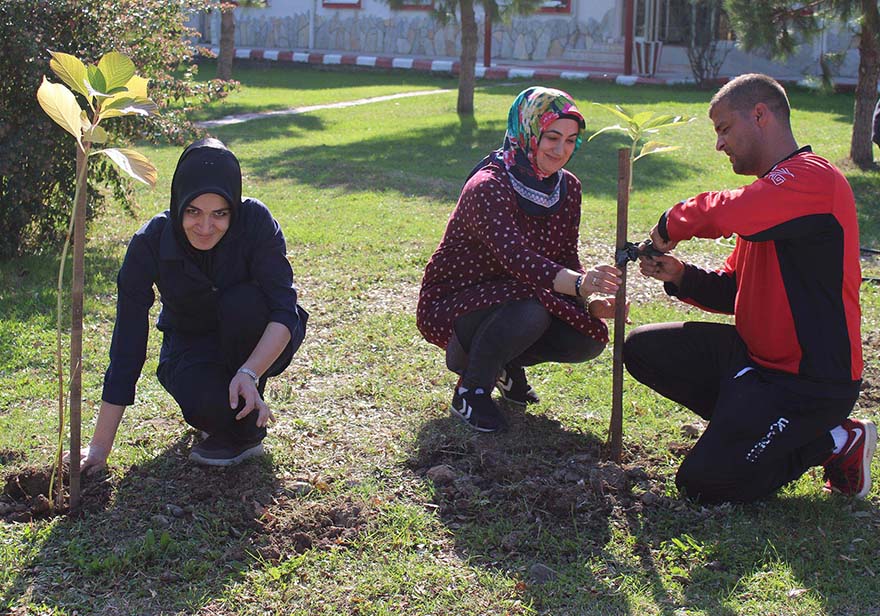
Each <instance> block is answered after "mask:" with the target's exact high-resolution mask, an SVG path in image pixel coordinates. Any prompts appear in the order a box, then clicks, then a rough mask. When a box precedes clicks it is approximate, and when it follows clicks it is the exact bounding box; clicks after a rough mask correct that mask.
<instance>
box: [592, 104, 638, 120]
mask: <svg viewBox="0 0 880 616" xmlns="http://www.w3.org/2000/svg"><path fill="white" fill-rule="evenodd" d="M593 104H594V105H597V106H599V107H601V108H602V109H604V110H606V111H609V112H611V113H613V114H614V115H616V116H617V117H618V118H620V119H621V120H623V121H624V122H627V123H629V122H632V116H631V115H630V114H629V113H628V112H627V110H626V109H624V108H623V107H621V106H620V105H614V107H612V106H610V105H603V104H602V103H593Z"/></svg>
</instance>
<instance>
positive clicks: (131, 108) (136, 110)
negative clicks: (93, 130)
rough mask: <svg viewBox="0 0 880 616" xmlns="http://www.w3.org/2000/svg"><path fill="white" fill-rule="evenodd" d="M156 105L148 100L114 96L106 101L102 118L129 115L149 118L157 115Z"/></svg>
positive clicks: (102, 109) (102, 110)
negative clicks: (151, 115)
mask: <svg viewBox="0 0 880 616" xmlns="http://www.w3.org/2000/svg"><path fill="white" fill-rule="evenodd" d="M158 111H159V108H158V107H157V106H156V103H154V102H153V101H151V100H150V99H148V98H137V99H134V98H131V97H130V96H124V95H123V96H114V97H113V98H110V99H108V100H107V101H105V103H104V105H103V106H102V108H101V117H102V118H116V117H119V116H127V115H142V116H148V115H150V114H153V113H157V112H158Z"/></svg>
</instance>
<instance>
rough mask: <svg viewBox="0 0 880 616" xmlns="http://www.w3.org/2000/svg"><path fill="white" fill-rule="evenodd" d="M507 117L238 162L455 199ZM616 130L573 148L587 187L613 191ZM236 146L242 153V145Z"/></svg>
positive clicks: (316, 181)
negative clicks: (579, 149) (576, 150)
mask: <svg viewBox="0 0 880 616" xmlns="http://www.w3.org/2000/svg"><path fill="white" fill-rule="evenodd" d="M299 118H300V116H293V117H290V118H275V119H272V120H259V121H256V122H254V123H249V124H248V125H235V126H227V127H222V128H219V129H217V130H216V131H215V132H216V134H217V135H218V136H219V137H220V138H221V139H223V140H224V141H225V142H227V143H231V144H232V147H233V148H234V149H235V143H236V142H241V141H245V142H247V141H252V140H253V141H262V140H264V139H266V138H267V135H269V136H271V135H277V134H283V133H284V132H285V131H286V130H287V128H286V127H287V126H289V125H291V124H293V125H298V126H302V125H303V124H302V120H301V119H299ZM503 135H504V122H503V121H502V120H498V121H497V122H490V123H483V124H480V125H478V124H477V122H476V121H474V120H471V119H468V120H461V121H460V120H455V121H453V122H451V123H449V124H446V125H444V126H433V127H430V128H421V129H419V128H413V129H410V130H406V131H401V132H400V133H397V134H395V135H388V134H385V135H381V136H377V137H372V138H371V137H369V136H368V135H366V134H365V135H364V137H365V138H364V139H360V140H358V141H356V142H352V143H348V144H343V145H335V146H333V147H328V146H323V145H318V146H305V147H296V148H291V149H287V150H284V151H282V152H279V153H274V154H266V153H265V152H261V153H260V154H259V155H257V156H249V155H248V154H247V153H241V154H240V156H241V158H242V162H243V166H245V167H246V168H247V169H249V170H250V172H251V173H252V174H254V175H256V176H258V177H261V178H264V179H267V180H276V179H292V180H294V181H296V182H299V183H302V184H308V185H312V186H314V187H316V188H330V187H334V188H342V189H343V190H346V191H351V192H363V191H380V192H382V191H387V190H395V191H398V192H400V193H403V194H405V195H418V196H424V197H429V198H433V199H438V200H441V201H447V202H449V201H455V200H456V199H457V198H458V194H459V192H460V190H461V187H462V185H463V184H464V181H465V179H466V178H467V175H468V173H469V172H470V171H471V169H472V168H473V167H474V165H476V163H478V162H479V161H480V160H481V159H482V158H483V157H484V156H485V155H486V154H488V153H489V152H490V151H492V150H494V149H496V148H497V147H499V145H500V143H501V139H502V137H503ZM618 147H619V146H618V141H616V140H615V139H614V138H613V137H610V136H609V137H608V138H604V136H603V137H600V138H597V139H596V140H594V141H593V142H591V144H590V147H589V148H585V150H584V151H582V152H578V153H577V154H576V155H575V159H573V162H572V164H571V165H569V168H570V169H572V170H573V172H574V173H575V174H576V175H582V176H583V177H582V179H583V180H584V181H585V182H588V183H589V191H590V193H591V194H595V193H598V194H601V195H603V196H605V197H608V196H616V194H617V149H618ZM237 151H240V152H242V149H241V148H239V149H238V150H237ZM645 164H646V166H645V168H644V169H642V171H641V173H642V175H643V176H644V177H650V178H651V183H652V185H653V186H654V187H655V188H661V187H663V186H668V185H673V184H674V183H675V182H677V181H680V180H681V179H684V178H687V177H689V176H692V175H693V174H694V173H695V172H696V170H697V169H696V167H695V166H693V165H690V164H688V163H685V162H682V161H680V160H675V159H672V158H664V157H654V160H650V161H648V162H647V163H645Z"/></svg>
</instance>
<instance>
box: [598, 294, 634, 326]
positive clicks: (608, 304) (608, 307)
mask: <svg viewBox="0 0 880 616" xmlns="http://www.w3.org/2000/svg"><path fill="white" fill-rule="evenodd" d="M616 309H617V301H616V300H615V298H613V297H602V298H599V299H594V300H590V303H589V305H588V306H587V310H589V312H590V316H592V317H596V318H597V319H613V318H614V313H615V311H616ZM624 318H625V320H626V323H631V321H630V320H629V301H627V302H626V308H625V310H624Z"/></svg>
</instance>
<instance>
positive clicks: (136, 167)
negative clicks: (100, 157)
mask: <svg viewBox="0 0 880 616" xmlns="http://www.w3.org/2000/svg"><path fill="white" fill-rule="evenodd" d="M94 154H105V155H106V156H107V157H108V158H109V159H110V160H112V161H113V162H114V163H116V165H117V166H118V167H119V168H120V169H122V170H123V171H125V172H126V173H127V174H128V175H130V176H131V177H133V178H134V179H136V180H138V181H139V182H143V183H144V184H146V185H148V186H151V187H152V186H155V185H156V180H157V179H158V178H159V173H158V171H156V167H154V166H153V163H151V162H150V161H149V160H148V159H147V157H146V156H144V155H143V154H141V153H140V152H137V151H135V150H131V149H128V148H106V149H104V150H97V151H96V152H94Z"/></svg>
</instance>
